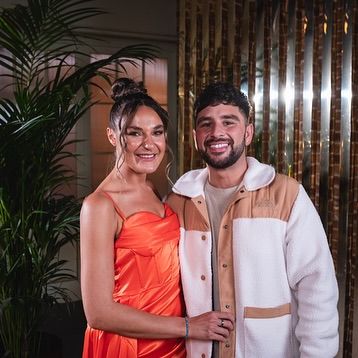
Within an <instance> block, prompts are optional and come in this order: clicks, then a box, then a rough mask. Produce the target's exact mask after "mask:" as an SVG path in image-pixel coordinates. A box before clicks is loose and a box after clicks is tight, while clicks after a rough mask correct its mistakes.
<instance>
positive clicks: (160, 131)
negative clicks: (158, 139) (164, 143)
mask: <svg viewBox="0 0 358 358" xmlns="http://www.w3.org/2000/svg"><path fill="white" fill-rule="evenodd" d="M163 133H164V131H163V130H158V131H155V132H154V135H157V136H160V135H162V134H163Z"/></svg>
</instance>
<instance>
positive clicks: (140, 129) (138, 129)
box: [127, 124, 164, 131]
mask: <svg viewBox="0 0 358 358" xmlns="http://www.w3.org/2000/svg"><path fill="white" fill-rule="evenodd" d="M128 129H132V130H137V131H142V130H143V128H142V127H137V126H128V127H127V130H128ZM158 129H164V125H163V124H158V125H156V126H155V127H154V128H153V130H158Z"/></svg>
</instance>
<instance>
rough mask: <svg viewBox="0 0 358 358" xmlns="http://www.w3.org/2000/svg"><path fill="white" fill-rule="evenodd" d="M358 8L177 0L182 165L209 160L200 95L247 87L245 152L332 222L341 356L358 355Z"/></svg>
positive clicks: (342, 3) (337, 0)
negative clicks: (196, 139)
mask: <svg viewBox="0 0 358 358" xmlns="http://www.w3.org/2000/svg"><path fill="white" fill-rule="evenodd" d="M357 7H358V4H357V2H356V1H349V0H330V1H327V0H317V1H313V2H306V1H304V0H283V1H279V2H276V1H271V0H269V1H259V0H257V1H254V0H246V1H244V0H178V34H179V44H178V132H179V133H178V134H179V135H178V138H179V143H178V153H179V158H178V172H179V174H182V173H184V172H186V171H188V170H190V169H193V168H198V167H202V166H203V163H202V161H201V159H200V158H199V156H198V154H197V153H196V150H195V148H194V143H193V138H192V129H193V112H192V111H193V109H192V107H193V102H194V100H195V97H196V96H197V94H198V93H199V92H200V90H201V89H202V88H203V87H204V86H206V85H207V84H208V83H209V82H212V81H217V80H225V81H230V82H232V83H234V84H236V85H237V86H241V88H242V90H243V91H244V92H246V93H247V94H248V98H249V100H250V101H251V103H252V105H253V116H252V122H253V123H254V125H255V128H256V134H255V139H254V141H253V143H252V145H251V146H250V148H249V149H248V153H249V155H254V156H256V157H257V158H258V159H260V160H262V161H263V162H267V163H270V164H272V165H274V166H275V167H276V169H277V170H278V171H279V172H283V173H287V174H289V175H292V176H294V177H295V178H296V179H297V180H299V181H301V182H302V183H303V185H304V186H305V188H306V190H307V191H308V193H309V195H310V197H311V200H312V201H313V203H314V205H315V206H316V208H317V210H318V211H319V213H320V215H321V218H322V221H323V224H324V226H325V229H326V231H327V236H328V239H329V244H330V247H331V250H332V255H333V259H334V263H335V267H336V271H337V277H338V281H339V286H340V301H339V310H340V315H341V317H340V321H341V326H340V334H341V335H340V336H341V349H340V353H339V357H353V356H357V357H358V342H357V340H356V341H354V340H353V336H354V335H355V336H356V337H358V313H357V312H358V307H355V306H354V297H355V296H357V293H356V291H357V290H358V287H357V286H358V282H356V280H355V274H356V272H357V270H358V266H357V249H358V248H357V239H358V208H357V206H358V204H357V203H358V178H357V175H358V128H357V127H358V124H357V123H358V100H357V94H358V58H357V57H358V52H357V51H358V39H357V38H358V25H357V11H358V10H357ZM347 93H348V97H347ZM347 98H348V99H347Z"/></svg>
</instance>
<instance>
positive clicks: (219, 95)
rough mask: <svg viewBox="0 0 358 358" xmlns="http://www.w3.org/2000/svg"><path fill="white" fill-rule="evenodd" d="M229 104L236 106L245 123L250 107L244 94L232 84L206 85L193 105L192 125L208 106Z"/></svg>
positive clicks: (217, 83)
mask: <svg viewBox="0 0 358 358" xmlns="http://www.w3.org/2000/svg"><path fill="white" fill-rule="evenodd" d="M219 104H229V105H232V106H236V107H238V108H239V110H240V111H241V112H242V113H243V114H244V115H245V116H246V119H247V123H248V122H249V118H250V114H251V105H250V102H249V100H248V99H247V96H246V95H245V93H243V92H241V91H240V90H239V89H238V88H236V87H235V86H234V85H233V84H232V83H229V82H214V83H210V84H209V85H207V86H206V87H205V88H204V89H203V91H202V92H201V93H200V94H199V96H198V97H197V99H196V101H195V103H194V125H195V124H196V119H197V116H198V113H199V112H200V111H201V110H203V109H204V108H206V107H208V106H217V105H219Z"/></svg>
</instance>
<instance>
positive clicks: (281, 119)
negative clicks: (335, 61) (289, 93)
mask: <svg viewBox="0 0 358 358" xmlns="http://www.w3.org/2000/svg"><path fill="white" fill-rule="evenodd" d="M287 5H288V1H287V0H285V1H281V2H280V15H279V16H280V20H279V21H280V24H279V29H280V30H279V63H278V83H279V85H278V98H284V97H285V89H286V82H287V76H286V71H287V31H288V24H287V18H288V11H287ZM277 107H278V110H277V170H278V171H279V172H280V173H284V172H285V171H286V168H285V153H286V145H285V139H286V138H285V137H286V128H285V127H286V102H285V101H284V100H279V101H278V104H277Z"/></svg>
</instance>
